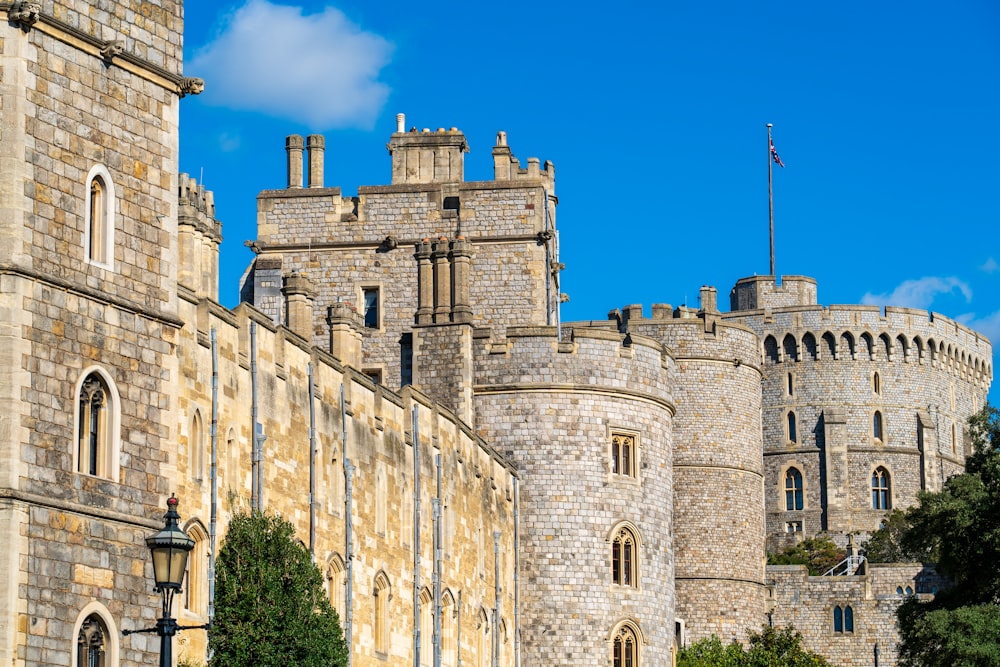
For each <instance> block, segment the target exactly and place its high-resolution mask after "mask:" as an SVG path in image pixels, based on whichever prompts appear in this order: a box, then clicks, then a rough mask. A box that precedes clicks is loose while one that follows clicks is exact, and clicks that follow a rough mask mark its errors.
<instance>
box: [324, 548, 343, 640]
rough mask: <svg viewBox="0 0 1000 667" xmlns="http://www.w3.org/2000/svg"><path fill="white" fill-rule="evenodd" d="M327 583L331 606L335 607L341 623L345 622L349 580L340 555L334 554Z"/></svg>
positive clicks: (328, 571)
mask: <svg viewBox="0 0 1000 667" xmlns="http://www.w3.org/2000/svg"><path fill="white" fill-rule="evenodd" d="M326 578H327V582H328V583H329V586H330V606H331V607H333V608H334V609H335V610H336V612H337V616H339V617H340V622H341V623H343V622H344V612H345V602H346V598H347V591H346V588H347V580H346V571H345V569H344V561H343V560H342V559H341V558H340V556H339V555H337V554H334V555H333V558H331V559H330V567H329V569H328V570H327V574H326Z"/></svg>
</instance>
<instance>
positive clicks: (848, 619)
mask: <svg viewBox="0 0 1000 667" xmlns="http://www.w3.org/2000/svg"><path fill="white" fill-rule="evenodd" d="M844 632H854V608H853V607H851V605H847V606H846V607H844Z"/></svg>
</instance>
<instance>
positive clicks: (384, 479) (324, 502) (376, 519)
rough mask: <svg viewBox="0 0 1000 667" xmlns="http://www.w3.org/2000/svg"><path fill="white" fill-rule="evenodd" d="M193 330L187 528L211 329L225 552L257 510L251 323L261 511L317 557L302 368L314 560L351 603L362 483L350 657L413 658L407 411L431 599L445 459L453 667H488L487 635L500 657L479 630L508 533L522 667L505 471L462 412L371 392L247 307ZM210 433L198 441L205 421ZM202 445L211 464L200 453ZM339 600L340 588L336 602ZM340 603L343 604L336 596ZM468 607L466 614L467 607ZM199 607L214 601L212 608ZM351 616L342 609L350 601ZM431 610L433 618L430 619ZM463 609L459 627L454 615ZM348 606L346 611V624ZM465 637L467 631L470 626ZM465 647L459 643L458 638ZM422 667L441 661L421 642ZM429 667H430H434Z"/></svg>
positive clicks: (185, 465) (184, 397)
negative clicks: (386, 597) (235, 522)
mask: <svg viewBox="0 0 1000 667" xmlns="http://www.w3.org/2000/svg"><path fill="white" fill-rule="evenodd" d="M182 306H183V309H182V314H183V319H184V321H185V325H184V329H183V334H182V337H181V340H180V345H179V349H178V353H179V357H180V364H181V378H182V387H181V396H180V401H179V405H178V410H177V418H178V420H179V423H178V432H179V438H178V447H179V450H178V464H179V465H178V467H179V469H180V470H181V471H184V474H182V475H181V476H180V478H179V479H180V482H181V483H180V485H179V487H178V489H177V491H178V497H180V498H181V507H182V514H183V518H184V519H185V521H186V524H187V526H189V527H190V526H192V525H200V526H201V527H202V528H203V529H204V530H205V534H207V528H208V526H209V521H210V514H211V512H210V509H211V506H210V499H211V484H210V479H211V478H210V462H211V453H210V447H211V438H210V437H209V425H210V422H211V397H212V394H211V377H212V376H211V373H212V370H211V369H212V362H211V348H210V336H211V334H210V332H211V330H212V329H214V330H215V335H216V339H217V348H218V368H219V388H218V396H219V419H218V444H217V462H218V489H219V501H220V504H219V528H218V535H219V542H220V544H221V542H222V540H223V539H224V536H225V526H226V524H227V523H228V520H229V517H230V516H231V514H232V512H233V511H235V510H236V509H238V508H244V509H245V508H246V507H248V505H249V500H250V495H251V491H250V488H251V487H250V483H251V466H252V463H251V444H250V442H251V433H252V430H251V400H250V397H251V377H250V334H249V327H250V324H251V322H256V325H257V326H256V329H257V349H258V358H257V364H258V392H259V396H258V406H259V410H260V412H259V420H260V422H261V423H262V424H263V431H264V434H265V435H266V437H267V439H266V441H265V442H264V462H263V470H264V494H263V498H264V505H265V508H266V509H267V510H268V511H274V512H278V513H280V514H281V515H282V516H283V517H285V518H287V519H289V520H290V521H292V522H293V524H294V525H295V526H296V529H297V535H298V536H299V537H300V539H302V540H303V542H304V543H306V544H309V543H310V538H309V451H310V447H309V408H308V405H309V400H308V386H309V385H308V377H307V365H308V364H310V363H311V364H312V367H313V373H314V378H315V384H316V392H315V396H316V397H315V406H316V408H315V412H316V457H315V466H316V467H315V475H316V496H315V502H316V523H315V526H316V528H315V534H314V538H313V541H314V543H315V552H314V553H315V561H316V562H317V564H319V565H320V566H321V567H322V568H323V569H324V571H325V572H327V574H328V576H329V577H330V578H329V579H328V583H329V586H330V588H331V591H330V592H331V598H332V600H333V601H334V602H336V601H337V600H338V599H340V600H343V590H344V581H343V579H342V577H343V575H339V574H338V573H337V566H336V565H335V564H336V563H342V562H345V561H346V560H347V559H346V553H345V545H346V533H345V504H344V503H345V476H344V475H345V473H344V463H345V454H346V459H347V460H350V462H351V463H352V464H353V465H354V466H355V468H356V470H355V472H354V476H353V494H352V495H353V508H352V518H353V526H354V538H353V539H354V560H353V567H354V574H353V592H354V597H353V604H352V605H351V608H352V613H353V628H354V630H353V643H352V646H353V656H354V664H355V665H358V666H366V665H381V664H386V661H388V664H411V663H412V655H413V548H414V541H413V522H414V519H413V517H414V510H415V504H414V495H413V489H414V477H413V472H414V466H413V446H412V419H411V416H412V409H413V407H414V406H417V410H418V415H419V427H418V429H419V434H420V445H421V447H420V460H421V465H420V487H421V493H420V498H421V500H420V514H421V522H420V525H421V537H420V553H421V566H420V577H421V584H422V588H423V587H426V588H427V592H428V593H429V592H430V591H431V590H432V586H433V578H432V574H433V550H432V549H433V537H432V502H431V499H432V498H433V497H435V496H436V495H437V491H436V481H435V480H436V474H437V473H436V466H435V457H436V456H437V455H440V456H441V465H442V469H441V479H442V488H441V497H442V499H443V503H442V504H443V520H442V525H443V530H442V532H443V539H444V545H443V549H444V551H443V568H442V569H443V579H442V590H443V591H444V592H445V596H444V597H445V599H446V601H447V600H449V599H450V600H451V601H452V602H451V606H450V608H448V609H447V610H446V614H445V617H444V618H443V621H442V623H443V628H444V631H445V632H446V633H448V636H450V637H451V638H452V640H451V641H452V642H454V643H453V644H452V648H451V650H450V651H445V655H444V656H443V662H442V664H444V665H452V666H454V665H457V664H458V659H459V655H458V653H457V652H456V650H457V649H459V648H460V650H461V661H462V663H463V664H479V663H478V660H479V657H478V651H479V650H481V649H480V644H479V633H485V643H484V644H483V646H485V648H484V649H482V650H486V651H489V650H490V647H491V642H492V638H493V636H494V632H493V631H492V630H491V626H489V625H487V626H486V627H480V625H479V620H478V619H479V613H480V610H482V609H484V610H486V612H487V614H488V616H490V617H492V612H491V610H492V609H493V607H494V604H495V600H494V584H495V579H494V562H493V533H494V531H499V532H500V534H501V542H500V548H501V551H500V553H501V563H500V565H501V568H500V576H501V579H500V586H501V591H502V592H501V600H500V602H501V605H500V608H501V616H502V620H503V627H505V628H506V634H503V633H501V643H502V645H503V646H504V648H503V655H504V656H505V658H504V659H503V660H502V663H501V664H503V665H508V666H509V665H513V653H514V652H513V645H514V583H513V582H514V569H515V567H516V554H517V551H516V548H515V545H514V504H513V503H514V484H515V477H514V474H513V472H512V470H511V469H510V467H509V465H508V464H507V463H506V462H505V461H504V460H503V459H502V458H500V457H499V455H497V454H496V453H495V452H494V451H493V450H492V449H491V448H490V447H489V446H487V445H486V444H485V443H484V442H483V441H482V440H481V439H479V438H478V437H476V436H474V435H473V434H472V433H471V432H470V431H469V430H468V427H467V426H465V425H464V424H463V423H461V422H460V421H458V420H457V419H456V418H455V416H454V415H453V414H451V413H450V412H448V411H445V410H442V409H440V408H439V407H437V406H436V405H435V404H433V403H431V402H430V401H429V400H428V399H427V398H426V397H425V396H424V395H423V394H421V393H419V392H416V391H414V390H412V389H407V390H404V391H403V392H402V393H400V394H396V393H394V392H391V391H388V390H386V389H385V388H384V387H381V386H375V385H372V383H371V382H370V381H369V380H368V379H367V378H366V377H363V376H362V375H360V374H358V373H356V372H354V371H350V370H347V369H345V368H344V367H343V366H341V365H340V364H339V362H337V361H336V360H334V359H333V358H331V357H330V356H329V355H327V354H325V353H323V352H322V351H319V350H317V349H315V348H310V347H309V345H308V344H307V343H306V342H305V341H303V340H301V339H299V338H298V337H296V336H294V335H293V334H291V333H290V332H288V331H287V330H285V329H283V328H275V327H274V326H273V325H272V324H271V323H270V321H269V320H268V319H267V317H266V316H264V315H262V314H261V313H258V312H256V311H254V310H253V309H251V308H248V307H246V306H241V307H240V308H238V309H237V310H236V311H233V312H230V311H226V310H225V309H222V308H220V307H219V306H217V305H215V304H212V303H211V302H207V301H204V300H197V299H195V298H193V297H188V298H185V299H184V300H182ZM342 386H343V389H344V392H345V397H346V407H347V413H346V420H347V446H346V448H345V446H344V442H343V437H342V433H343V431H344V418H343V417H342V415H341V410H340V391H341V387H342ZM196 411H197V412H198V413H199V414H200V416H201V433H200V436H199V434H196V433H195V432H193V430H192V429H193V428H195V426H194V425H195V424H196V423H197V422H196V420H195V419H194V414H195V412H196ZM198 442H200V443H201V444H202V447H203V448H205V450H207V451H201V452H200V454H199V453H198V452H195V451H192V447H193V446H194V445H195V443H198ZM379 572H382V573H384V574H385V575H386V576H387V577H388V579H389V582H390V586H391V595H392V598H391V601H390V643H389V647H388V651H386V652H385V653H381V652H376V651H375V648H374V647H375V640H374V613H375V612H374V606H373V604H374V603H373V586H374V583H373V582H374V579H375V576H376V574H378V573H379ZM337 587H340V589H341V590H340V591H338V590H337ZM338 596H340V597H339V598H338ZM459 600H460V601H461V608H460V609H459V608H458V601H459ZM203 603H204V601H203ZM341 604H342V605H343V604H344V603H341ZM424 609H425V612H424V613H429V605H428V606H426V607H424ZM456 609H457V610H458V613H457V615H454V616H453V615H451V614H450V613H449V612H451V611H454V610H456ZM205 611H206V609H205V607H204V606H202V607H200V608H197V607H196V608H193V609H192V608H182V609H181V610H180V619H181V621H182V622H186V623H191V624H195V623H198V622H204V619H205ZM345 611H346V609H345V608H344V607H343V606H341V608H340V612H341V614H342V616H341V621H342V623H343V622H344V620H345V618H344V612H345ZM459 626H460V628H459ZM459 636H460V637H461V640H460V644H458V637H459ZM180 641H181V644H180V646H181V649H180V651H181V653H180V654H181V655H182V656H187V657H191V658H194V659H197V660H203V655H204V646H205V644H204V633H202V632H199V631H189V632H187V633H185V635H184V636H183V637H181V639H180ZM421 645H422V651H421V653H422V664H424V661H425V660H426V659H427V658H429V656H430V651H431V649H432V645H431V637H430V636H427V635H425V636H423V637H422V639H421ZM426 664H429V662H427V663H426Z"/></svg>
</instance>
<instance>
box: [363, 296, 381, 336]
mask: <svg viewBox="0 0 1000 667" xmlns="http://www.w3.org/2000/svg"><path fill="white" fill-rule="evenodd" d="M364 297H365V327H367V328H369V329H378V328H379V290H378V288H377V287H366V288H365V289H364Z"/></svg>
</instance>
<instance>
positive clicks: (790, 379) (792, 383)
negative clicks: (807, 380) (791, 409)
mask: <svg viewBox="0 0 1000 667" xmlns="http://www.w3.org/2000/svg"><path fill="white" fill-rule="evenodd" d="M787 391H788V395H789V396H794V395H795V377H794V376H793V375H792V374H791V373H789V374H788V389H787Z"/></svg>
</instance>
